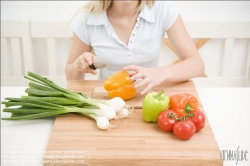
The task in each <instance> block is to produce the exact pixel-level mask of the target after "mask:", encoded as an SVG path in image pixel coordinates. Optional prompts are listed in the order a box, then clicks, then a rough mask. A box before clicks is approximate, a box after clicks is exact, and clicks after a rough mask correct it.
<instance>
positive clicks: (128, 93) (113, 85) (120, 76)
mask: <svg viewBox="0 0 250 166" xmlns="http://www.w3.org/2000/svg"><path fill="white" fill-rule="evenodd" d="M104 89H105V90H107V91H108V96H109V97H110V98H114V97H120V98H122V99H123V100H128V99H131V98H133V97H134V96H135V95H136V89H135V87H134V84H133V81H132V80H131V79H130V77H129V74H128V72H127V71H125V70H121V71H119V72H116V73H115V74H113V75H111V76H110V77H109V78H108V79H107V80H105V82H104Z"/></svg>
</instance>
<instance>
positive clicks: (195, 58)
mask: <svg viewBox="0 0 250 166" xmlns="http://www.w3.org/2000/svg"><path fill="white" fill-rule="evenodd" d="M167 34H168V38H169V40H170V42H171V44H172V45H173V47H174V49H175V51H176V53H177V56H178V57H179V58H180V59H181V60H182V61H181V62H179V63H176V64H173V65H169V66H162V67H158V68H141V67H139V66H135V65H130V66H126V67H125V68H124V69H125V70H130V75H131V79H133V80H136V79H139V78H143V79H144V80H143V81H140V82H139V83H138V84H136V85H135V87H136V88H139V87H142V86H146V88H145V89H144V90H143V91H142V92H141V94H145V93H147V92H148V91H149V90H150V89H151V88H153V87H154V86H157V85H159V84H161V83H162V82H163V81H169V82H180V81H185V80H188V79H191V78H194V77H197V76H200V75H202V74H203V73H204V63H203V61H202V59H201V57H200V55H199V53H198V50H197V49H196V47H195V45H194V43H193V41H192V39H191V38H190V36H189V34H188V33H187V30H186V29H185V26H184V23H183V21H182V19H181V16H180V15H179V16H178V18H177V20H176V21H175V23H174V24H173V25H172V26H171V27H170V28H169V29H168V30H167Z"/></svg>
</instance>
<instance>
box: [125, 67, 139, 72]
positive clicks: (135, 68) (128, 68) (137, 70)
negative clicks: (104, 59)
mask: <svg viewBox="0 0 250 166" xmlns="http://www.w3.org/2000/svg"><path fill="white" fill-rule="evenodd" d="M124 70H128V71H129V70H130V71H135V72H137V73H138V72H139V71H140V67H139V66H136V65H129V66H126V67H124Z"/></svg>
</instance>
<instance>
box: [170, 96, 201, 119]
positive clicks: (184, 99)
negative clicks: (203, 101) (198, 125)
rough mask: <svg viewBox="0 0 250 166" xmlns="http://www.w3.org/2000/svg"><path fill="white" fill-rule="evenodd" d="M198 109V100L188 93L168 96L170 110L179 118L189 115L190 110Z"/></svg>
mask: <svg viewBox="0 0 250 166" xmlns="http://www.w3.org/2000/svg"><path fill="white" fill-rule="evenodd" d="M198 107H199V102H198V99H197V98H196V97H195V96H193V95H191V94H189V93H182V94H176V95H172V96H170V109H171V110H173V111H174V112H176V113H177V114H178V116H179V117H181V116H183V115H185V114H186V113H190V112H191V111H192V110H197V109H198Z"/></svg>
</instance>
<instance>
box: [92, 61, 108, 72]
mask: <svg viewBox="0 0 250 166" xmlns="http://www.w3.org/2000/svg"><path fill="white" fill-rule="evenodd" d="M89 67H90V68H91V69H92V70H96V69H102V68H105V67H106V63H104V62H100V61H98V62H94V63H93V64H92V65H89Z"/></svg>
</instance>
